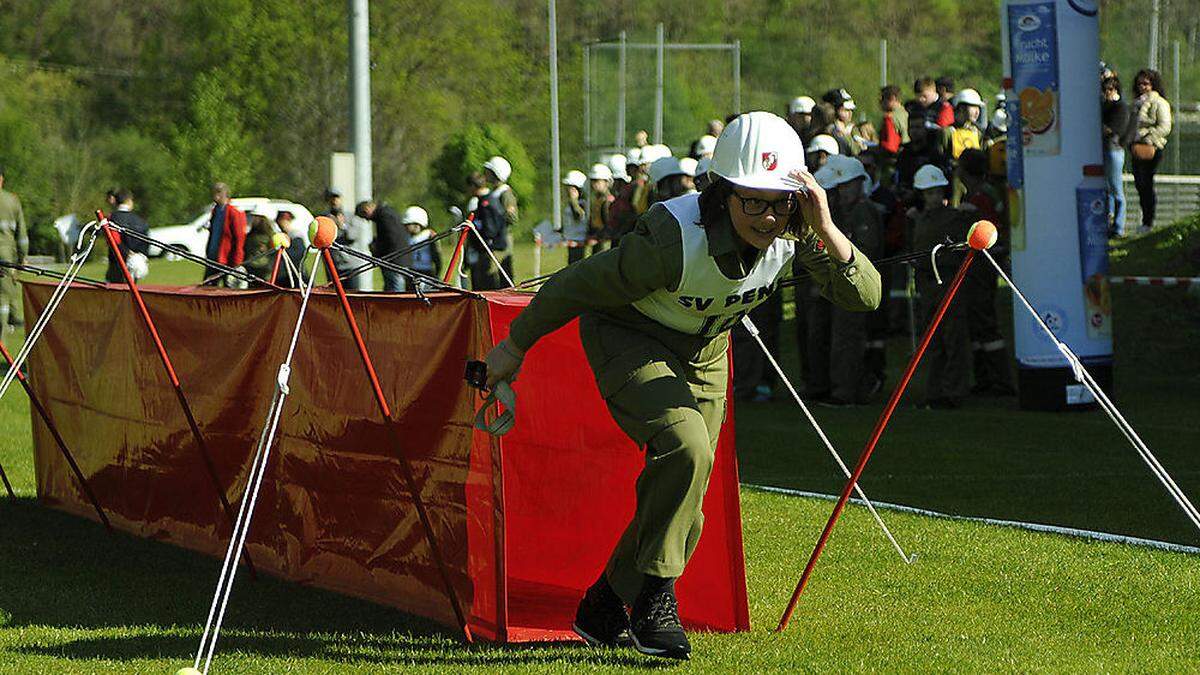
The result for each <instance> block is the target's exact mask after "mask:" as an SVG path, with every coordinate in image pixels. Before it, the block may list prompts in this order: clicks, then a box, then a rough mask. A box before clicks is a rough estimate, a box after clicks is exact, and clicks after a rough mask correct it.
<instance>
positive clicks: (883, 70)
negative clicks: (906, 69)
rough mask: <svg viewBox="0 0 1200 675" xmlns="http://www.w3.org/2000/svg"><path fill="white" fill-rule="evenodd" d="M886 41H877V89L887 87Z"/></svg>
mask: <svg viewBox="0 0 1200 675" xmlns="http://www.w3.org/2000/svg"><path fill="white" fill-rule="evenodd" d="M887 66H888V63H887V40H880V41H879V88H880V89H882V88H884V87H886V86H887V83H888V78H887Z"/></svg>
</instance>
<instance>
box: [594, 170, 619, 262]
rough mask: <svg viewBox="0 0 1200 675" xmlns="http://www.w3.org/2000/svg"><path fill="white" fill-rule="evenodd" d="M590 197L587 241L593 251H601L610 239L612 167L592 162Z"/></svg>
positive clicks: (611, 232) (612, 198)
mask: <svg viewBox="0 0 1200 675" xmlns="http://www.w3.org/2000/svg"><path fill="white" fill-rule="evenodd" d="M588 181H589V182H590V187H591V192H592V198H591V201H590V202H588V243H589V244H591V246H592V251H593V253H599V252H600V251H603V250H604V248H605V246H606V245H607V243H608V242H609V241H611V239H612V234H613V231H612V230H613V228H612V216H611V214H610V211H611V209H612V204H613V200H614V197H613V194H612V184H613V173H612V169H610V168H608V166H606V165H604V164H593V165H592V168H591V170H590V171H588Z"/></svg>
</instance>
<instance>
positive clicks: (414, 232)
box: [401, 206, 442, 292]
mask: <svg viewBox="0 0 1200 675" xmlns="http://www.w3.org/2000/svg"><path fill="white" fill-rule="evenodd" d="M401 220H403V221H404V228H405V229H406V230H408V235H409V238H408V245H409V246H414V247H417V248H414V249H413V251H412V253H411V254H410V256H411V257H410V262H409V267H411V268H412V269H413V271H415V272H420V273H421V274H424V275H425V276H427V277H433V278H435V279H437V278H439V273H440V272H441V268H442V254H441V253H440V252H439V251H438V247H437V244H426V245H424V246H419V245H420V244H422V243H424V242H426V241H429V238H430V237H432V236H433V235H434V234H436V233H435V232H434V231H433V229H432V228H430V227H429V213H428V212H427V211H425V209H423V208H421V207H420V206H410V207H408V208H407V209H404V215H403V216H401ZM417 287H418V288H420V289H421V291H422V292H425V291H428V290H430V289H431V288H432V287H431V286H430V285H429V284H427V283H426V282H423V281H419V282H417Z"/></svg>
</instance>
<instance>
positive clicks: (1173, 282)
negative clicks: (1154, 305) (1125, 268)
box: [1108, 277, 1200, 288]
mask: <svg viewBox="0 0 1200 675" xmlns="http://www.w3.org/2000/svg"><path fill="white" fill-rule="evenodd" d="M1108 281H1109V283H1112V284H1132V285H1135V286H1180V287H1182V288H1188V287H1189V286H1196V287H1200V277H1109V278H1108Z"/></svg>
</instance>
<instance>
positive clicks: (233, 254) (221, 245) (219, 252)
mask: <svg viewBox="0 0 1200 675" xmlns="http://www.w3.org/2000/svg"><path fill="white" fill-rule="evenodd" d="M212 198H213V208H212V215H211V216H210V217H209V219H208V245H207V246H205V248H204V257H205V258H208V259H209V260H212V261H213V262H218V263H221V264H222V265H228V266H230V267H237V266H238V265H241V264H242V260H244V259H245V256H246V214H244V213H242V212H241V211H240V210H239V209H238V208H237V207H236V206H234V205H233V204H230V203H229V186H228V185H226V184H224V183H213V186H212ZM217 271H218V270H217V269H216V268H214V267H206V268H205V269H204V278H206V279H207V278H208V277H211V276H212V275H214V274H216V273H217Z"/></svg>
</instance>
